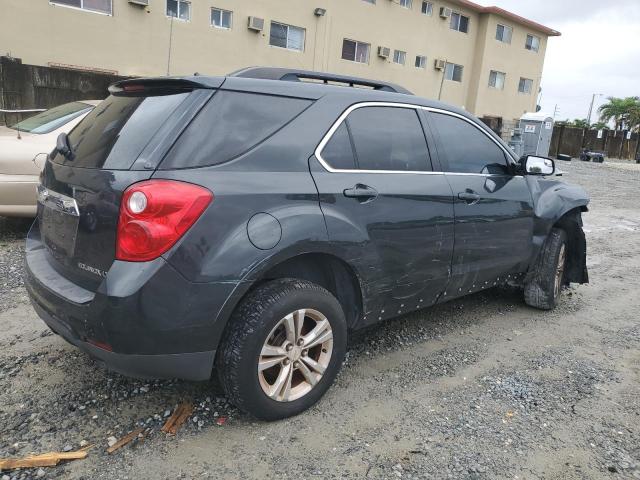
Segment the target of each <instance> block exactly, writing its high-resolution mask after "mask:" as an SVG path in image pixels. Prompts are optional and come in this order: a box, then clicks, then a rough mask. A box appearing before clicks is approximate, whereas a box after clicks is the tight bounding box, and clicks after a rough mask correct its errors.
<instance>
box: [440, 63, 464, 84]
mask: <svg viewBox="0 0 640 480" xmlns="http://www.w3.org/2000/svg"><path fill="white" fill-rule="evenodd" d="M463 70H464V67H463V66H462V65H457V64H455V63H449V62H447V65H446V66H445V68H444V78H445V80H451V81H452V82H462V72H463Z"/></svg>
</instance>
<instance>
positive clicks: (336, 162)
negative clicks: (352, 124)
mask: <svg viewBox="0 0 640 480" xmlns="http://www.w3.org/2000/svg"><path fill="white" fill-rule="evenodd" d="M322 158H323V160H325V161H326V162H327V163H328V164H329V165H330V166H331V167H332V168H339V169H342V170H351V169H354V168H356V161H355V158H354V156H353V148H352V147H351V140H350V139H349V131H348V130H347V125H346V124H345V123H344V122H342V123H341V124H340V127H338V129H337V130H336V131H335V133H334V134H333V136H332V137H331V140H329V142H328V143H327V144H326V145H325V147H324V149H323V150H322Z"/></svg>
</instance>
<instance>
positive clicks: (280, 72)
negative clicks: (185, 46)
mask: <svg viewBox="0 0 640 480" xmlns="http://www.w3.org/2000/svg"><path fill="white" fill-rule="evenodd" d="M228 76H229V77H242V78H260V79H263V80H283V81H288V82H301V81H303V80H318V81H321V82H323V83H325V84H328V83H329V82H333V83H343V84H346V85H348V86H350V87H358V86H362V87H370V88H372V89H374V90H381V91H384V92H394V93H404V94H407V95H413V93H411V92H410V91H409V90H407V89H406V88H404V87H401V86H400V85H396V84H395V83H389V82H382V81H378V80H368V79H366V78H358V77H350V76H348V75H336V74H334V73H323V72H313V71H311V70H296V69H292V68H279V67H248V68H243V69H242V70H237V71H235V72H233V73H230V74H229V75H228Z"/></svg>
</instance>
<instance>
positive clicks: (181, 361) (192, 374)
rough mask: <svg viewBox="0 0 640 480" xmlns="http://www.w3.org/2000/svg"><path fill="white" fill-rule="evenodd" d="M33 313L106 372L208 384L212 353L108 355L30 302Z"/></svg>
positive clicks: (107, 352)
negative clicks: (101, 366) (196, 381)
mask: <svg viewBox="0 0 640 480" xmlns="http://www.w3.org/2000/svg"><path fill="white" fill-rule="evenodd" d="M32 304H33V307H34V309H35V311H36V313H37V314H38V315H39V316H40V318H42V320H44V322H45V323H46V324H47V325H48V326H49V328H50V329H51V330H53V331H54V332H55V333H57V334H58V335H60V336H61V337H62V338H64V339H65V340H66V341H67V342H69V343H70V344H72V345H75V346H76V347H78V348H79V349H80V350H82V351H83V352H86V353H88V354H89V355H91V356H92V357H93V358H95V359H96V360H97V361H98V362H99V363H101V364H103V365H104V366H105V367H107V368H108V369H109V370H113V371H115V372H118V373H121V374H123V375H126V376H129V377H136V378H181V379H184V380H207V379H208V378H209V377H210V376H211V367H212V365H213V359H214V358H215V354H216V352H215V350H214V351H208V352H194V353H173V354H164V355H135V354H123V353H115V352H109V351H107V350H104V349H102V348H99V347H96V346H95V345H92V344H90V343H87V342H84V341H82V340H81V339H80V337H79V336H78V335H77V334H75V333H74V332H73V331H72V330H71V329H70V328H69V327H68V326H67V325H65V324H64V323H63V322H61V321H60V320H57V319H56V318H54V317H53V316H51V315H50V314H49V312H47V311H46V310H45V309H44V308H42V307H41V306H40V305H39V304H38V303H36V302H35V301H32Z"/></svg>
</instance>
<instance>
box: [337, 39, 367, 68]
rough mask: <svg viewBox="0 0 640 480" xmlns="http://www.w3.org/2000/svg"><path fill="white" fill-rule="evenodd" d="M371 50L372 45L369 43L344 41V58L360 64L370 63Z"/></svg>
mask: <svg viewBox="0 0 640 480" xmlns="http://www.w3.org/2000/svg"><path fill="white" fill-rule="evenodd" d="M369 50H371V45H370V44H368V43H363V42H357V41H355V40H347V39H346V38H345V39H344V40H343V41H342V58H343V59H344V60H351V61H352V62H358V63H369Z"/></svg>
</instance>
